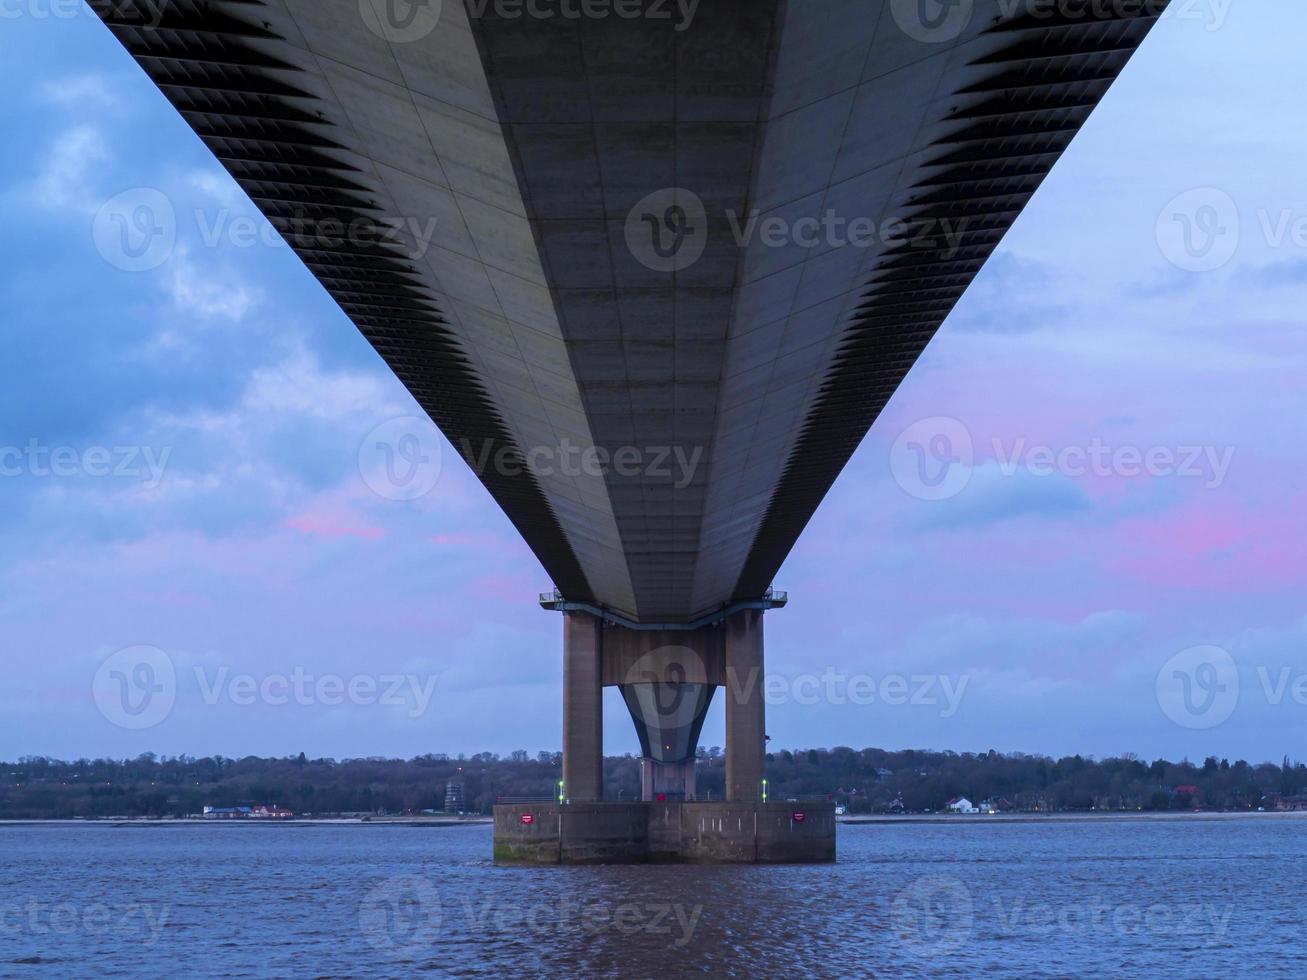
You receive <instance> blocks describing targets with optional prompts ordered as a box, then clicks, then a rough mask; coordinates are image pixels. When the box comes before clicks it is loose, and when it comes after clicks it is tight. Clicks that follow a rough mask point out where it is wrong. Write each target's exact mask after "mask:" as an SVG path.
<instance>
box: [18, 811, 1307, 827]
mask: <svg viewBox="0 0 1307 980" xmlns="http://www.w3.org/2000/svg"><path fill="white" fill-rule="evenodd" d="M1248 818H1257V819H1294V818H1297V819H1303V820H1307V811H1304V810H1287V811H1281V810H1268V811H1262V812H1257V811H1254V810H1227V811H1216V810H1212V811H1200V812H1193V811H1183V810H1179V811H1164V810H1163V811H1142V812H1134V813H1129V812H1106V811H1105V812H1101V813H997V814H979V813H976V814H960V813H907V814H852V815H845V816H840V817H836V818H835V821H836V823H839V824H843V825H844V826H858V825H867V826H871V825H877V824H924V825H935V826H947V827H974V826H993V825H996V824H1000V825H1001V824H1009V825H1012V824H1032V823H1060V824H1071V823H1111V822H1118V823H1140V822H1154V823H1156V822H1159V821H1196V822H1203V821H1230V820H1242V819H1248ZM492 823H494V818H493V817H489V816H475V817H451V818H442V817H370V818H366V819H365V818H363V817H296V818H295V819H293V820H250V819H244V820H214V819H205V818H203V817H68V818H64V819H49V818H47V819H36V820H0V829H4V828H7V827H69V826H76V827H87V826H96V827H427V828H441V829H444V828H450V827H483V826H487V825H489V824H492Z"/></svg>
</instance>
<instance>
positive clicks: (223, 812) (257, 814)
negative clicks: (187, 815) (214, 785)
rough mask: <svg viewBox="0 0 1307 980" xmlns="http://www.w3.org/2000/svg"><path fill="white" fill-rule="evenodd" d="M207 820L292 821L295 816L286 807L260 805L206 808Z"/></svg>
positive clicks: (205, 816)
mask: <svg viewBox="0 0 1307 980" xmlns="http://www.w3.org/2000/svg"><path fill="white" fill-rule="evenodd" d="M203 815H204V819H206V820H292V819H294V817H295V814H294V813H293V812H292V811H290V810H287V809H286V808H285V807H281V806H277V805H276V804H275V803H274V804H273V805H272V806H268V805H267V804H264V803H260V804H258V805H256V806H206V807H205V808H204V814H203Z"/></svg>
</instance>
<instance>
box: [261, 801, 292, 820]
mask: <svg viewBox="0 0 1307 980" xmlns="http://www.w3.org/2000/svg"><path fill="white" fill-rule="evenodd" d="M250 819H251V820H294V819H295V814H294V812H292V811H290V810H287V809H286V808H285V807H284V806H277V804H275V803H274V804H273V805H272V806H264V805H259V806H256V807H251V808H250Z"/></svg>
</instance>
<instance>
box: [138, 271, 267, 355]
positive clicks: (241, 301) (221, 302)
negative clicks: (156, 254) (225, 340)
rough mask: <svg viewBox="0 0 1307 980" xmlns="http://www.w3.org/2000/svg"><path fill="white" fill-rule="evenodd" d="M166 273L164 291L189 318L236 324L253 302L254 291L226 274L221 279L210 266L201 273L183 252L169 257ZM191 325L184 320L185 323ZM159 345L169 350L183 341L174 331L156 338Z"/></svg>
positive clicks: (166, 331) (167, 331) (254, 299)
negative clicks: (228, 321) (225, 321)
mask: <svg viewBox="0 0 1307 980" xmlns="http://www.w3.org/2000/svg"><path fill="white" fill-rule="evenodd" d="M168 271H169V276H168V278H167V280H166V281H165V283H164V290H165V292H166V293H167V295H168V298H169V299H170V300H172V303H173V305H174V306H176V307H177V308H178V309H179V310H180V311H181V312H183V313H185V314H188V315H190V316H199V317H202V318H204V319H223V320H230V321H232V322H236V323H239V322H240V321H242V320H244V319H245V317H246V315H247V314H248V313H249V312H250V308H251V307H252V306H253V305H254V303H255V302H256V296H255V293H254V290H252V289H251V288H250V287H249V286H247V285H245V284H244V283H242V282H240V281H238V280H236V279H234V278H233V277H232V276H231V275H230V274H227V275H225V276H224V274H223V273H220V272H218V271H217V270H216V269H214V268H213V263H210V264H209V266H208V267H207V271H205V270H202V269H201V268H200V267H198V266H197V265H196V264H195V263H194V262H193V261H191V257H190V253H189V252H188V251H187V250H186V249H184V248H182V249H178V250H177V253H176V254H175V255H174V256H173V257H172V259H171V260H170V263H169V266H168ZM191 322H192V321H191V320H189V319H188V321H187V323H188V324H189V323H191ZM159 343H160V344H162V345H163V346H164V347H169V348H170V347H175V346H177V345H179V344H181V343H184V340H183V337H182V335H180V334H178V333H177V332H176V331H175V330H173V329H168V330H165V331H163V332H162V333H161V334H160V336H159Z"/></svg>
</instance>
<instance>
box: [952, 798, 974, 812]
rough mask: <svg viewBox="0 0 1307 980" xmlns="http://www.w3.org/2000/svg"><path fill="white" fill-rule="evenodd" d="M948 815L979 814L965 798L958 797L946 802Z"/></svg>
mask: <svg viewBox="0 0 1307 980" xmlns="http://www.w3.org/2000/svg"><path fill="white" fill-rule="evenodd" d="M948 811H949V813H979V812H980V810H979V809H978V808H977V807H976V806H974V805H973V804H972V802H971V801H970V800H969V799H967V798H966V797H965V796H958V797H955V798H954V799H951V800H949V801H948Z"/></svg>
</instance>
